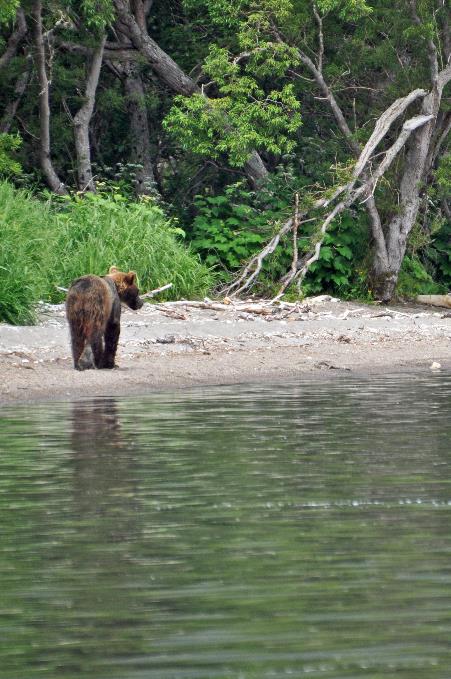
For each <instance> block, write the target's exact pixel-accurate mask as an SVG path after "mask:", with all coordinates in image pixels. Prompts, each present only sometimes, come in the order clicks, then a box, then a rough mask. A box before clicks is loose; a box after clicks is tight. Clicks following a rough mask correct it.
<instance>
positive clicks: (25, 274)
mask: <svg viewBox="0 0 451 679" xmlns="http://www.w3.org/2000/svg"><path fill="white" fill-rule="evenodd" d="M111 265H115V266H117V267H118V268H119V269H123V270H125V271H128V270H130V269H131V270H133V271H136V272H137V274H138V279H139V283H140V288H141V290H142V291H146V290H149V289H152V288H155V287H159V286H160V285H163V284H165V283H173V287H172V288H171V289H170V290H169V291H168V294H167V296H166V299H176V298H181V297H185V298H194V297H199V296H203V295H205V293H206V292H208V290H209V288H210V287H211V286H212V283H213V276H212V274H211V272H210V271H209V270H208V269H207V268H206V267H205V266H204V265H202V264H201V263H200V262H199V260H198V259H197V257H196V256H195V255H194V254H193V253H192V252H190V251H189V250H188V249H187V248H186V247H185V246H184V245H183V243H181V242H180V240H179V239H178V238H177V234H176V230H175V229H173V228H172V227H171V225H170V223H169V222H168V220H167V219H166V217H165V215H164V213H163V211H162V210H161V209H160V208H159V207H158V206H156V205H154V204H152V203H147V202H137V203H127V201H126V200H125V199H124V198H123V197H122V196H120V195H116V196H106V195H87V196H84V197H75V198H71V199H67V200H64V201H61V200H58V201H57V202H55V203H53V204H51V203H44V202H41V201H38V200H37V199H36V198H33V197H32V196H30V195H29V194H28V193H26V192H24V191H17V190H15V189H13V188H12V187H11V186H10V185H9V184H8V183H6V182H4V183H0V320H3V321H7V322H9V323H15V324H23V323H31V322H33V320H34V310H33V308H34V305H35V303H36V302H37V301H38V300H39V299H45V300H49V301H60V300H61V299H62V298H63V297H62V295H61V294H60V293H58V292H57V290H56V288H55V285H61V286H64V287H67V286H68V285H69V284H70V282H71V281H72V280H73V279H74V278H77V277H78V276H81V275H83V274H86V273H94V274H98V275H104V274H105V273H107V272H108V269H109V267H110V266H111Z"/></svg>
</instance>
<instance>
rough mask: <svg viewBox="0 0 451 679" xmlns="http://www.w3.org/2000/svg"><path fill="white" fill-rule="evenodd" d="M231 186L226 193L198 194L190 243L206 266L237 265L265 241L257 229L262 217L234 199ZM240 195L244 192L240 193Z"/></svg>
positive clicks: (230, 268) (228, 269) (225, 267)
mask: <svg viewBox="0 0 451 679" xmlns="http://www.w3.org/2000/svg"><path fill="white" fill-rule="evenodd" d="M231 194H232V188H231V187H229V188H228V189H226V192H225V195H220V196H205V197H202V196H198V197H197V198H196V201H195V205H196V207H197V209H198V214H197V216H196V217H195V219H194V222H193V240H192V246H193V247H194V249H195V250H196V251H197V252H199V253H200V254H201V255H202V258H203V260H204V261H205V262H206V264H207V265H208V266H216V267H218V266H219V267H221V268H224V269H225V270H226V271H227V272H228V271H231V270H233V269H237V268H238V267H239V266H240V265H241V264H242V263H243V261H245V260H246V259H248V258H249V257H250V256H251V255H252V254H254V252H255V251H256V250H258V248H259V247H260V246H262V244H263V242H264V234H263V233H262V231H261V229H260V230H259V226H261V223H260V224H257V223H256V222H257V221H260V222H261V219H260V220H258V214H257V212H256V210H255V209H253V208H252V207H250V206H249V205H246V204H244V203H242V202H241V203H234V202H233V196H232V195H231ZM241 198H243V195H242V196H241Z"/></svg>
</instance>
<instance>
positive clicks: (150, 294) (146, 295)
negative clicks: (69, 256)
mask: <svg viewBox="0 0 451 679" xmlns="http://www.w3.org/2000/svg"><path fill="white" fill-rule="evenodd" d="M172 285H173V284H172V283H166V285H162V286H161V288H155V290H150V291H149V292H145V293H144V294H143V295H140V297H141V299H149V297H154V295H158V293H159V292H163V290H168V289H169V288H172ZM55 288H56V289H57V290H59V291H60V292H68V291H69V288H63V287H62V286H61V285H55Z"/></svg>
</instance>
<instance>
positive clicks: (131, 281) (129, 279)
mask: <svg viewBox="0 0 451 679" xmlns="http://www.w3.org/2000/svg"><path fill="white" fill-rule="evenodd" d="M124 279H125V282H126V283H127V285H135V283H136V273H135V272H134V271H129V272H128V273H126V274H125V276H124Z"/></svg>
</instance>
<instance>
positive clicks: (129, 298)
mask: <svg viewBox="0 0 451 679" xmlns="http://www.w3.org/2000/svg"><path fill="white" fill-rule="evenodd" d="M121 302H123V303H124V304H126V305H127V306H128V307H130V309H135V310H136V309H140V308H141V307H142V305H143V302H142V300H141V299H140V297H139V290H138V288H137V286H136V274H135V272H134V271H129V272H128V273H124V272H123V271H118V270H117V269H116V267H114V266H112V267H111V268H110V271H109V273H108V275H107V276H103V277H100V276H93V275H88V276H82V277H81V278H77V279H76V280H75V281H74V282H73V283H72V285H71V286H70V288H69V291H68V293H67V299H66V312H67V320H68V322H69V328H70V336H71V342H72V356H73V359H74V368H75V369H76V370H86V369H87V368H114V367H115V363H114V360H115V357H116V350H117V344H118V341H119V333H120V330H121V326H120V323H121Z"/></svg>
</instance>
